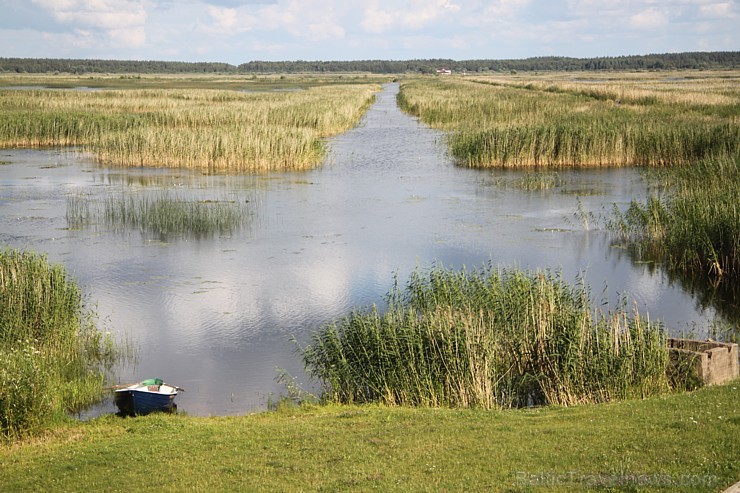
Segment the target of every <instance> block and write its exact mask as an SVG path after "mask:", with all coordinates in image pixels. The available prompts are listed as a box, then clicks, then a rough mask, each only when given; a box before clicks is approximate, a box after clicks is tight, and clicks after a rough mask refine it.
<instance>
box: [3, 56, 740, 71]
mask: <svg viewBox="0 0 740 493" xmlns="http://www.w3.org/2000/svg"><path fill="white" fill-rule="evenodd" d="M439 68H447V69H450V70H452V71H453V72H456V73H459V72H468V73H478V72H511V71H521V72H535V71H608V70H675V69H730V68H740V51H716V52H688V53H665V54H656V55H631V56H618V57H599V58H567V57H535V58H526V59H522V60H459V61H458V60H447V59H429V60H356V61H302V60H298V61H285V62H263V61H252V62H247V63H242V64H241V65H238V66H237V65H231V64H228V63H212V62H196V63H191V62H164V61H132V60H72V59H56V58H0V72H17V73H24V72H25V73H49V72H52V73H53V72H64V73H75V74H86V73H108V74H124V73H125V74H130V73H136V74H155V73H156V74H188V73H192V74H194V73H213V74H216V73H233V74H246V73H249V74H254V73H283V74H285V73H307V72H308V73H324V72H326V73H331V72H369V73H374V74H402V73H422V74H423V73H434V72H435V71H436V70H437V69H439Z"/></svg>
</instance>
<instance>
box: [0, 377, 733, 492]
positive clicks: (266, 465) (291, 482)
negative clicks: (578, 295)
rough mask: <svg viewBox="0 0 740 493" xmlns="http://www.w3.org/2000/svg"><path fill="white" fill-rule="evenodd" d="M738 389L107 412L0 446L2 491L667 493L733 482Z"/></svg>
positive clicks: (719, 487) (710, 489)
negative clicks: (224, 413) (473, 402)
mask: <svg viewBox="0 0 740 493" xmlns="http://www.w3.org/2000/svg"><path fill="white" fill-rule="evenodd" d="M738 416H740V385H738V382H735V383H734V384H730V385H726V386H722V387H712V388H705V389H701V390H699V391H696V392H693V393H685V394H678V395H671V396H668V397H656V398H651V399H647V400H638V401H623V402H618V403H610V404H600V405H584V406H577V407H570V408H561V407H551V408H535V409H528V410H509V411H482V410H449V409H410V408H397V407H396V408H387V407H382V406H322V407H308V408H303V409H290V408H287V409H283V410H282V411H281V412H277V413H265V414H259V415H253V416H245V417H217V418H191V417H187V416H171V415H153V416H148V417H144V418H135V419H122V418H118V417H115V416H112V415H110V416H106V417H103V418H100V419H97V420H95V421H93V422H89V423H74V424H70V425H69V426H68V427H64V428H58V429H56V430H55V431H54V432H53V433H52V434H49V435H48V436H46V437H44V438H43V439H38V440H34V441H27V442H24V443H21V444H16V445H13V446H11V447H7V446H6V447H0V462H1V463H2V464H3V467H2V468H0V484H2V485H3V489H5V490H7V491H39V490H44V491H91V490H96V491H123V490H130V489H135V490H137V491H154V490H161V489H162V486H163V485H164V484H166V485H167V487H168V488H170V489H172V490H175V491H183V490H193V491H510V492H525V491H561V492H572V491H666V492H667V491H671V492H692V493H694V492H718V491H721V490H722V489H724V488H725V487H727V486H729V485H730V484H732V483H734V482H736V481H738V480H740V464H739V463H738V462H737V457H738V456H739V455H740V441H738V440H737V436H738V435H739V434H740V418H738Z"/></svg>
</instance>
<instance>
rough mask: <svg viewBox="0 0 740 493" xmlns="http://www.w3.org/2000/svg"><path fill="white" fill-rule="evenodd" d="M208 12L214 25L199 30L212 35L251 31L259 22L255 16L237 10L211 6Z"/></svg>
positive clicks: (201, 27)
mask: <svg viewBox="0 0 740 493" xmlns="http://www.w3.org/2000/svg"><path fill="white" fill-rule="evenodd" d="M207 10H208V15H210V16H211V19H212V20H213V23H212V24H208V25H205V26H200V28H199V29H201V30H202V31H204V32H206V33H210V34H216V35H232V34H236V33H241V32H245V31H249V30H251V29H253V28H254V26H255V24H256V22H257V20H256V19H255V18H254V17H253V16H251V15H248V14H246V13H244V12H241V11H238V10H237V9H232V8H228V7H214V6H212V5H209V6H208V7H207Z"/></svg>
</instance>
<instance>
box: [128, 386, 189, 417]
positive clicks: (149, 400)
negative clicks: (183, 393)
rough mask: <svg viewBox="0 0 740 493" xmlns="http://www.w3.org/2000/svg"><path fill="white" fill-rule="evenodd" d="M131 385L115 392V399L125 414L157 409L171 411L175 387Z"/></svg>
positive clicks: (175, 393) (175, 392) (173, 403)
mask: <svg viewBox="0 0 740 493" xmlns="http://www.w3.org/2000/svg"><path fill="white" fill-rule="evenodd" d="M155 387H156V390H155V388H153V387H147V386H141V385H138V386H131V387H128V388H124V389H118V390H116V391H115V392H114V395H113V396H114V397H113V400H114V402H115V404H116V406H117V407H118V409H119V410H120V411H121V412H122V413H123V414H130V415H134V414H149V413H151V412H155V411H171V410H172V409H173V407H174V405H175V396H177V390H176V389H175V388H173V387H169V386H167V387H165V386H164V385H163V386H161V388H162V390H160V386H159V385H157V386H155ZM168 390H169V391H168Z"/></svg>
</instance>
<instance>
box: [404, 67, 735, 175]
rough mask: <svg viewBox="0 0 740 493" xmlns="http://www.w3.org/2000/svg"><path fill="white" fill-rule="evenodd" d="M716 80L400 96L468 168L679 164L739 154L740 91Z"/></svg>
mask: <svg viewBox="0 0 740 493" xmlns="http://www.w3.org/2000/svg"><path fill="white" fill-rule="evenodd" d="M717 84H718V85H719V86H720V87H721V89H720V88H716V87H715V88H714V89H703V88H702V86H701V85H699V84H698V83H697V84H696V85H694V86H692V87H693V89H691V90H688V89H672V90H671V91H667V90H666V91H661V90H658V89H656V88H655V87H653V85H654V82H650V83H649V84H648V83H646V84H645V85H644V86H636V83H634V82H631V83H630V84H627V83H624V84H621V83H612V84H610V85H608V86H604V87H593V86H594V85H593V84H591V85H588V86H587V85H586V84H576V83H562V82H557V83H552V82H540V81H534V82H526V81H522V80H520V79H516V80H514V81H509V82H502V81H501V80H500V79H491V80H481V79H476V80H465V79H454V78H448V79H444V80H443V79H440V78H434V79H419V80H413V81H409V82H406V83H404V84H403V85H402V88H401V92H400V93H399V96H398V101H399V104H400V106H401V108H402V109H404V110H405V111H407V112H408V113H411V114H413V115H416V116H418V117H419V118H420V119H421V120H423V121H424V122H426V123H427V124H429V125H431V126H433V127H436V128H440V129H443V130H446V131H448V132H449V136H448V145H449V148H450V153H451V154H452V156H453V157H454V158H455V159H456V160H457V162H458V163H459V164H460V165H462V166H470V167H527V166H554V167H569V166H628V165H646V166H660V165H682V164H689V163H692V162H695V161H696V160H698V159H703V158H723V157H727V156H733V155H734V154H735V153H737V152H738V146H739V145H740V144H739V143H740V125H738V123H740V109H739V108H740V90H739V89H738V86H737V85H732V84H727V83H726V82H725V81H722V82H718V83H717ZM669 96H670V97H669Z"/></svg>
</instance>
